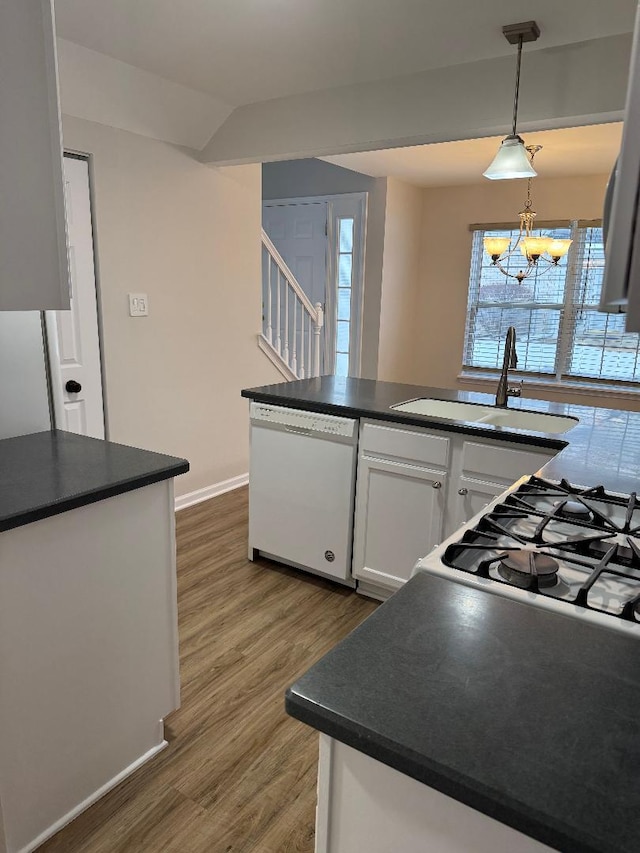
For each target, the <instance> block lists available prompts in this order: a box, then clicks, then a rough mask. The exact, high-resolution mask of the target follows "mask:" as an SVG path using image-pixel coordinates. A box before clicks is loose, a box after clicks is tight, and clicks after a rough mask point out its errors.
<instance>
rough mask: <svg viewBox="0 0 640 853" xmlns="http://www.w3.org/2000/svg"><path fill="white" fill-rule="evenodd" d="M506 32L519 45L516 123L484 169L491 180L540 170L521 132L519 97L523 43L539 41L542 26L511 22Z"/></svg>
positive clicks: (533, 173) (510, 40)
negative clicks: (532, 162)
mask: <svg viewBox="0 0 640 853" xmlns="http://www.w3.org/2000/svg"><path fill="white" fill-rule="evenodd" d="M502 32H503V34H504V37H505V38H506V40H507V41H508V42H509V44H517V45H518V60H517V64H516V91H515V96H514V99H513V124H512V128H511V133H510V134H509V136H507V137H506V139H503V141H502V144H501V145H500V148H499V149H498V153H497V154H496V156H495V157H494V159H493V161H492V163H491V165H490V166H489V168H488V169H487V171H486V172H484V173H483V174H484V177H485V178H489V180H491V181H504V180H510V179H513V178H534V177H535V176H536V174H537V172H536V171H535V169H534V168H533V166H532V165H531V159H530V157H529V155H528V153H527V149H526V147H525V144H524V141H523V139H522V137H520V136H518V98H519V96H520V68H521V66H522V45H523V44H524V42H526V41H527V42H529V41H537V40H538V37H539V35H540V28H539V27H538V25H537V24H536V22H535V21H527V22H525V23H523V24H509V26H506V27H503V28H502Z"/></svg>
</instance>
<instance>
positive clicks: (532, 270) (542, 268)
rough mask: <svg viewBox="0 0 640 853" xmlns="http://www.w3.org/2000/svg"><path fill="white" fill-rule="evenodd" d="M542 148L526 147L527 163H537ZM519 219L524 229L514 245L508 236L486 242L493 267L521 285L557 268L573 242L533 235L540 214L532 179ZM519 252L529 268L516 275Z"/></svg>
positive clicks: (535, 146) (486, 239)
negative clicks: (510, 266) (514, 260)
mask: <svg viewBox="0 0 640 853" xmlns="http://www.w3.org/2000/svg"><path fill="white" fill-rule="evenodd" d="M541 149H542V145H529V146H528V147H527V148H525V155H526V157H527V160H528V161H529V162H530V163H533V158H534V157H535V156H536V154H537V153H538V151H540V150H541ZM532 168H533V167H532ZM533 174H534V175H535V174H536V173H535V172H534V173H533ZM518 216H519V218H520V229H519V233H518V237H517V239H516V242H515V244H514V245H513V246H511V240H510V239H509V238H508V237H485V238H484V240H483V242H484V249H485V252H486V253H487V254H488V255H489V257H490V258H491V264H492V266H494V267H497V269H499V270H500V272H501V273H503V275H505V276H507V278H515V279H517V281H518V284H522V282H523V281H524V280H525V279H526V278H529V276H531V275H535V276H536V277H539V276H540V275H543V274H544V273H546V272H549V270H552V269H553V268H554V267H557V266H558V264H559V263H560V260H561V259H562V258H564V256H565V255H566V254H567V252H568V251H569V248H570V246H571V243H572V241H571V240H566V239H555V238H553V237H542V236H534V235H533V230H534V228H535V219H536V212H535V210H534V209H533V202H532V200H531V178H529V180H528V181H527V199H526V201H525V204H524V208H523V209H522V210H521V211H520V213H519V214H518ZM517 250H520V252H521V253H522V255H523V256H524V259H525V260H526V267H524V268H523V269H520V270H518V272H517V273H513V272H510V271H509V269H508V262H509V259H510V258H511V257H512V256H513V255H514V254H515V253H516V251H517ZM516 269H518V266H516Z"/></svg>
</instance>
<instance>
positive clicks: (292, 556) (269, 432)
mask: <svg viewBox="0 0 640 853" xmlns="http://www.w3.org/2000/svg"><path fill="white" fill-rule="evenodd" d="M357 424H358V422H357V421H355V420H352V419H351V418H342V417H334V416H333V415H322V414H314V413H313V412H306V411H300V410H299V409H289V408H285V407H283V406H272V405H268V404H266V403H256V402H252V403H251V464H250V470H249V556H250V558H251V559H253V557H254V555H255V553H256V552H260V553H261V554H263V555H264V556H265V557H269V558H271V559H273V560H278V561H279V562H282V563H286V564H287V565H290V566H294V567H296V568H299V569H304V570H305V571H308V572H314V573H315V574H319V575H323V576H325V577H328V578H331V579H332V580H336V581H338V582H339V583H342V584H346V585H348V586H352V587H353V586H355V581H354V580H353V579H352V577H351V540H352V532H353V502H354V490H355V472H356V457H357V453H356V450H357V441H358V430H357Z"/></svg>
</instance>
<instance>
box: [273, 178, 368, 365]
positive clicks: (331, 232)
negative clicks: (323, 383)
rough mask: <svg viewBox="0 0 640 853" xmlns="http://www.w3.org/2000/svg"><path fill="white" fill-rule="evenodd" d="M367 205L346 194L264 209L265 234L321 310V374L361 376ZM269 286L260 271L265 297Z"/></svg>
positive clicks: (280, 203)
mask: <svg viewBox="0 0 640 853" xmlns="http://www.w3.org/2000/svg"><path fill="white" fill-rule="evenodd" d="M366 199H367V197H366V193H345V194H344V195H339V196H324V197H322V198H313V197H310V198H305V199H284V200H283V199H279V200H278V201H266V202H264V203H263V207H262V226H263V228H264V230H265V231H266V232H267V234H268V235H269V237H270V238H271V241H272V242H273V244H274V245H275V247H276V249H277V250H278V251H279V252H280V254H281V255H282V257H283V258H284V260H285V262H286V263H287V266H288V267H289V268H290V269H291V271H292V272H293V274H294V275H295V277H296V278H297V279H298V281H299V283H300V285H301V287H302V289H303V290H304V292H305V293H306V295H307V296H308V297H309V299H310V300H311V302H312V303H313V304H314V305H315V304H316V303H317V302H320V303H321V304H322V305H323V307H324V334H323V337H322V341H321V353H320V355H321V366H322V371H321V372H322V373H335V374H336V375H338V376H360V353H361V348H362V298H363V288H364V249H365V239H366V210H367V201H366ZM267 286H268V285H267V280H266V274H265V271H264V270H263V295H264V294H266V289H267ZM264 304H266V299H264ZM281 332H282V330H281Z"/></svg>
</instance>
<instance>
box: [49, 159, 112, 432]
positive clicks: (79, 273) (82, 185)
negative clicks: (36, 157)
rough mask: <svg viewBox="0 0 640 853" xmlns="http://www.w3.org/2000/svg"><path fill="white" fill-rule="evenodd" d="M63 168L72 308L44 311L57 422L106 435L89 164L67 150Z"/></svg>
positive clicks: (67, 427) (73, 429) (69, 428)
mask: <svg viewBox="0 0 640 853" xmlns="http://www.w3.org/2000/svg"><path fill="white" fill-rule="evenodd" d="M64 171H65V199H66V208H67V222H68V230H69V269H70V286H71V309H70V310H69V311H47V312H46V326H47V338H48V345H49V364H50V369H51V384H52V392H53V404H54V417H55V425H56V428H57V429H63V430H66V431H68V432H75V433H80V434H81V435H88V436H92V437H93V438H104V437H105V431H104V406H103V397H102V371H101V362H100V337H99V331H98V300H97V293H96V277H95V263H94V255H93V225H92V220H91V193H90V189H89V163H88V161H87V160H86V159H84V158H80V157H75V156H73V155H65V158H64Z"/></svg>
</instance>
